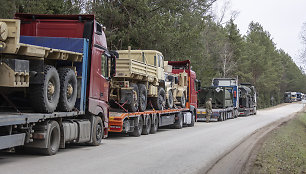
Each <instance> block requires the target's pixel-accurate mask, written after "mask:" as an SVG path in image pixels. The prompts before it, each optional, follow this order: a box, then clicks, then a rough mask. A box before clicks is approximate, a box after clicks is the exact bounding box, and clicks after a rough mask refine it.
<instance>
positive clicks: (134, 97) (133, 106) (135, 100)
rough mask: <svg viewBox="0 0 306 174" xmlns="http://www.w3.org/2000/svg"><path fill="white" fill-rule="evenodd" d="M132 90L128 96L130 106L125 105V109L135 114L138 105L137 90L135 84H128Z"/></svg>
mask: <svg viewBox="0 0 306 174" xmlns="http://www.w3.org/2000/svg"><path fill="white" fill-rule="evenodd" d="M130 86H131V88H133V90H132V95H129V97H131V98H130V99H129V100H130V101H131V103H130V104H127V108H128V110H129V111H130V112H136V111H137V110H138V105H139V89H138V86H137V85H136V84H135V83H131V84H130Z"/></svg>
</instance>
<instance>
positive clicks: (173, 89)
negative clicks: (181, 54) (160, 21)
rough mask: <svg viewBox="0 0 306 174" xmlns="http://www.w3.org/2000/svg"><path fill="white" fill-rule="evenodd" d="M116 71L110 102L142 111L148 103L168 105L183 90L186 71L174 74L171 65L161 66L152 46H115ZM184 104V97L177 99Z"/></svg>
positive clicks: (160, 61)
mask: <svg viewBox="0 0 306 174" xmlns="http://www.w3.org/2000/svg"><path fill="white" fill-rule="evenodd" d="M117 52H118V53H119V57H118V59H117V60H116V74H115V76H114V78H113V79H112V80H111V92H110V98H111V101H112V102H111V103H112V105H113V106H114V105H116V104H117V105H120V107H121V108H123V109H125V108H127V110H128V111H131V112H136V111H144V110H146V108H147V103H149V106H150V107H153V108H154V109H157V110H163V109H164V108H165V107H166V102H167V106H168V108H172V107H173V104H172V102H174V103H176V101H177V100H176V98H180V97H181V96H182V94H183V93H184V91H186V90H187V84H186V81H183V80H186V78H187V74H186V73H185V74H184V73H182V74H178V75H174V74H172V72H171V70H172V69H171V66H170V65H167V64H166V66H167V69H168V72H165V70H164V57H163V55H162V53H161V52H159V51H156V50H130V49H129V50H118V51H117ZM178 103H182V104H181V107H185V103H186V102H185V100H184V99H183V100H180V102H178Z"/></svg>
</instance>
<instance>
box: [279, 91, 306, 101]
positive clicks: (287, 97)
mask: <svg viewBox="0 0 306 174" xmlns="http://www.w3.org/2000/svg"><path fill="white" fill-rule="evenodd" d="M303 99H305V95H304V94H303V93H301V92H285V93H284V102H285V103H292V102H296V101H302V100H303Z"/></svg>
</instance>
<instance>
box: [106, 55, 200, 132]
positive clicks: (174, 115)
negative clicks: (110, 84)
mask: <svg viewBox="0 0 306 174" xmlns="http://www.w3.org/2000/svg"><path fill="white" fill-rule="evenodd" d="M168 64H169V65H171V66H172V67H173V69H172V73H173V74H182V73H186V78H185V79H184V80H185V81H184V82H181V83H186V84H187V87H188V90H187V91H186V96H185V97H186V99H185V100H186V104H185V107H182V106H181V105H178V106H176V105H175V104H174V106H173V108H165V109H163V110H155V109H147V110H145V111H138V112H128V111H124V110H122V109H120V108H118V109H115V108H112V110H111V112H110V119H109V125H110V127H109V131H110V132H120V133H127V134H129V135H131V136H140V135H148V134H150V133H152V134H154V133H156V131H157V130H158V128H159V127H164V126H172V127H174V128H178V129H181V128H182V127H183V125H187V126H194V122H195V120H196V113H197V86H198V81H197V79H196V74H195V72H194V71H192V70H191V66H190V61H189V60H186V61H169V62H168ZM178 83H180V82H178Z"/></svg>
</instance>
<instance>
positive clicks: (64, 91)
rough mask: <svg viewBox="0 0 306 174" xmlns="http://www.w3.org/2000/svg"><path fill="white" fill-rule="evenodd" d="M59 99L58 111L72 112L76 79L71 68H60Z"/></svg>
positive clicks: (75, 96)
mask: <svg viewBox="0 0 306 174" xmlns="http://www.w3.org/2000/svg"><path fill="white" fill-rule="evenodd" d="M58 72H59V76H60V82H61V87H60V99H59V104H58V109H59V110H60V111H64V112H69V111H72V109H73V108H74V105H75V101H76V98H77V78H76V75H75V72H74V71H73V70H72V69H71V68H60V69H59V71H58Z"/></svg>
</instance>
